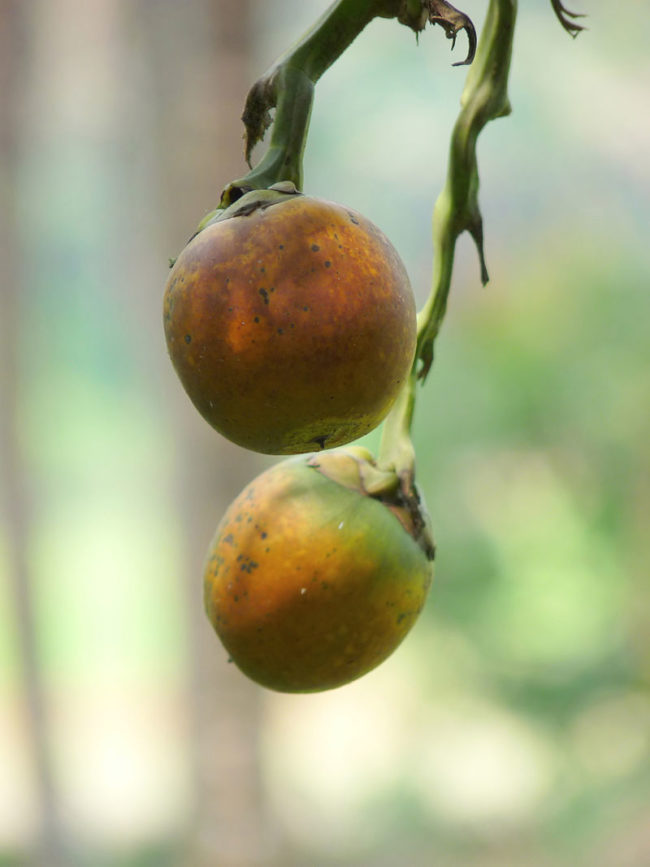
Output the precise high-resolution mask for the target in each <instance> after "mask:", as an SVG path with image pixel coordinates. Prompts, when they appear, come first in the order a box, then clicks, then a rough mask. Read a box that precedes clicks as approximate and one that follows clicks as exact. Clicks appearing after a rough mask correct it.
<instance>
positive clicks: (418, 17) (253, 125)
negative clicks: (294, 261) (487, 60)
mask: <svg viewBox="0 0 650 867" xmlns="http://www.w3.org/2000/svg"><path fill="white" fill-rule="evenodd" d="M374 18H397V20H398V21H399V22H400V23H401V24H404V25H405V26H407V27H410V28H411V29H412V30H413V31H414V32H415V33H420V32H421V31H422V30H423V29H424V27H425V26H426V24H427V22H431V23H433V24H439V25H440V26H442V27H443V28H444V30H445V33H446V34H447V37H448V38H450V39H453V40H455V37H456V34H457V33H458V32H459V31H461V30H466V31H467V34H468V38H469V44H470V49H469V53H468V56H467V58H466V59H465V60H464V61H461V64H462V63H469V62H471V60H472V58H473V56H474V46H475V41H476V37H475V33H474V27H473V25H472V22H471V21H470V20H469V18H468V17H467V16H466V15H463V13H462V12H459V11H458V10H457V9H454V7H453V6H451V5H450V4H449V3H448V2H446V0H336V2H335V3H333V4H332V6H330V7H329V9H327V10H326V11H325V13H324V14H323V15H322V16H321V17H320V18H319V19H318V21H316V23H315V24H314V25H313V26H312V27H311V28H310V29H309V30H308V31H307V32H306V33H305V34H304V35H303V36H302V37H301V38H300V39H299V40H298V41H297V42H296V43H294V45H292V46H291V48H289V49H288V50H287V51H285V53H284V54H282V55H281V56H280V57H279V58H278V59H277V60H276V61H275V63H273V65H272V66H271V67H270V68H269V69H268V70H267V71H266V72H265V73H264V75H263V76H262V77H261V78H260V79H259V80H258V81H256V82H255V84H254V85H253V87H252V88H251V90H250V92H249V94H248V97H247V99H246V105H245V107H244V113H243V115H242V120H243V121H244V126H245V135H244V138H245V154H246V160H247V162H248V164H249V165H250V159H251V154H252V152H253V148H254V147H255V145H256V144H258V143H259V142H260V141H261V140H262V139H263V138H264V134H265V132H266V130H267V129H268V128H269V127H270V126H271V124H273V130H272V134H271V139H270V142H269V146H268V149H267V151H266V153H265V154H264V156H263V157H262V159H261V160H260V162H259V163H258V164H257V165H256V166H255V168H252V169H251V171H250V172H248V174H247V175H245V176H244V177H242V178H238V179H237V180H235V181H232V183H230V184H228V186H227V187H226V188H225V189H224V191H223V193H222V195H221V201H220V203H219V207H218V208H217V209H216V210H215V211H212V213H210V214H208V215H207V216H206V217H205V218H204V220H203V221H202V222H201V223H200V224H199V228H198V230H199V231H200V230H201V229H202V228H204V227H205V225H206V224H207V223H208V222H209V221H211V220H212V219H213V218H214V217H215V216H216V215H218V213H219V212H220V211H222V210H223V209H225V208H227V207H228V206H229V205H231V204H232V203H233V202H234V201H236V200H237V199H238V198H239V197H240V196H241V195H243V194H244V193H246V192H249V191H251V190H258V189H267V188H268V187H270V186H272V185H273V184H276V183H279V182H281V181H291V182H292V183H293V184H294V185H295V186H296V188H297V189H298V190H301V189H302V180H303V172H302V160H303V154H304V150H305V144H306V141H307V133H308V130H309V120H310V115H311V109H312V104H313V100H314V87H315V84H316V82H317V81H318V80H319V79H320V77H321V76H322V75H323V73H324V72H325V71H326V70H327V69H329V67H330V66H331V65H332V64H333V63H334V62H335V61H336V60H337V59H338V58H339V57H340V56H341V54H343V52H344V51H345V50H346V49H347V48H348V47H349V46H350V45H351V44H352V42H353V41H354V40H355V39H356V37H357V36H358V35H359V34H360V33H361V31H362V30H363V29H364V28H365V27H366V25H367V24H369V23H370V22H371V21H372V20H373V19H374ZM455 65H459V64H455ZM273 109H275V117H274V118H272V117H271V111H272V110H273Z"/></svg>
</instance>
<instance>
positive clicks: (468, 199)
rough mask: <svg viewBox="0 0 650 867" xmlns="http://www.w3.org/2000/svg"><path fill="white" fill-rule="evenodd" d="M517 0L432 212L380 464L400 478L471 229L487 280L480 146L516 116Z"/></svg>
mask: <svg viewBox="0 0 650 867" xmlns="http://www.w3.org/2000/svg"><path fill="white" fill-rule="evenodd" d="M516 13H517V0H490V3H489V6H488V10H487V15H486V18H485V23H484V25H483V30H482V33H481V36H480V39H479V41H478V47H477V51H476V58H475V60H474V63H473V64H472V66H471V67H470V69H469V72H468V73H467V79H466V82H465V88H464V90H463V94H462V96H461V110H460V112H459V115H458V118H457V120H456V123H455V125H454V128H453V131H452V134H451V143H450V148H449V161H448V165H447V178H446V182H445V186H444V188H443V190H442V192H441V193H440V195H439V196H438V199H437V201H436V204H435V207H434V211H433V255H434V260H433V261H434V265H433V276H432V285H431V294H430V295H429V298H428V300H427V302H426V304H425V305H424V307H423V308H422V310H421V311H420V313H419V314H418V337H417V347H416V351H415V359H414V362H413V368H412V370H411V375H410V377H409V379H408V381H407V382H406V384H405V385H404V387H403V389H402V392H401V393H400V395H399V396H398V398H397V401H396V403H395V404H394V406H393V408H392V409H391V411H390V413H389V415H388V417H387V419H386V421H385V422H384V428H383V431H382V441H381V446H380V451H379V465H380V466H382V467H387V466H393V467H394V468H395V470H396V471H397V473H398V475H399V477H400V479H409V478H410V479H412V477H413V472H414V454H415V452H414V449H413V445H412V443H411V440H410V428H411V422H412V419H413V411H414V405H415V387H416V381H417V380H418V379H421V380H424V379H425V378H426V376H427V374H428V373H429V370H430V368H431V364H432V362H433V346H434V342H435V339H436V337H437V336H438V332H439V331H440V327H441V325H442V321H443V319H444V316H445V312H446V309H447V299H448V296H449V288H450V286H451V276H452V271H453V265H454V253H455V249H456V241H457V239H458V236H459V235H460V234H461V233H462V232H464V231H468V232H469V233H470V235H471V236H472V238H473V239H474V242H475V243H476V247H477V250H478V255H479V262H480V268H481V280H482V282H483V284H484V285H485V283H487V281H488V273H487V268H486V265H485V257H484V253H483V220H482V217H481V212H480V209H479V204H478V188H479V174H478V163H477V158H476V143H477V140H478V136H479V134H480V132H481V131H482V129H483V127H484V126H485V125H486V124H487V123H488V121H490V120H494V119H495V118H498V117H503V116H504V115H507V114H509V113H510V101H509V99H508V92H507V89H508V74H509V70H510V58H511V55H512V42H513V36H514V30H515V20H516Z"/></svg>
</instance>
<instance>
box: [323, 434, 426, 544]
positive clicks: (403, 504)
mask: <svg viewBox="0 0 650 867" xmlns="http://www.w3.org/2000/svg"><path fill="white" fill-rule="evenodd" d="M307 466H309V467H312V468H313V469H314V470H316V471H317V472H319V473H320V474H321V475H323V476H326V477H327V478H328V479H331V480H332V481H334V482H336V483H337V484H339V485H342V486H343V487H344V488H348V489H349V490H352V491H356V492H357V493H359V494H360V495H361V496H363V497H371V498H372V499H375V500H379V501H380V502H381V503H383V504H384V505H385V506H386V507H387V508H388V509H390V511H392V512H393V514H394V515H395V517H396V518H397V519H398V520H399V521H400V523H401V524H402V526H403V527H404V529H405V530H406V531H407V532H408V533H409V535H410V536H411V537H412V538H413V539H414V540H415V542H417V544H418V545H419V547H420V548H421V549H422V550H423V551H424V553H425V554H426V556H427V559H429V560H433V558H434V555H435V545H434V543H433V535H432V530H431V521H430V519H429V515H428V513H427V511H426V508H425V506H424V503H423V501H422V498H421V496H420V493H419V491H418V489H417V487H416V486H415V484H413V482H411V484H410V487H409V489H408V490H406V491H405V490H404V486H403V483H402V480H401V479H400V477H399V476H398V474H397V472H396V471H395V470H394V469H383V468H382V467H380V466H378V465H377V462H376V461H375V459H374V457H373V456H372V454H371V452H369V451H368V449H366V448H363V447H362V446H347V447H345V448H342V449H333V450H332V451H330V452H319V453H318V454H315V455H312V456H311V457H310V458H309V459H308V460H307Z"/></svg>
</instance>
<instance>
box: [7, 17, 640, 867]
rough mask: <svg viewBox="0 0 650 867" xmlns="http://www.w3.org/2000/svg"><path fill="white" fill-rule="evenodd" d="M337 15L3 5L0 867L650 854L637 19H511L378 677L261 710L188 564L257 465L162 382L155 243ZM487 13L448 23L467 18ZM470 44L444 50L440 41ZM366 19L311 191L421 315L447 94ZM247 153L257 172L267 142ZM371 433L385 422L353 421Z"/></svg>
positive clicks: (164, 245)
mask: <svg viewBox="0 0 650 867" xmlns="http://www.w3.org/2000/svg"><path fill="white" fill-rule="evenodd" d="M325 6H326V3H325V2H324V0H319V2H316V0H273V2H263V0H183V2H173V0H135V2H134V0H129V2H127V0H88V2H86V3H79V2H77V0H30V2H27V0H6V2H4V3H3V4H2V14H1V15H0V114H1V116H0V123H1V128H0V197H1V207H2V213H0V254H1V258H0V280H1V291H2V307H1V310H0V353H1V357H0V387H1V392H0V398H1V404H0V413H1V415H0V421H1V424H2V439H1V443H0V445H1V455H0V457H1V471H2V476H1V477H0V483H1V488H0V519H1V524H0V864H1V865H23V864H29V865H37V864H38V865H41V867H61V865H66V867H67V865H92V867H97V865H98V867H102V865H106V867H108V865H111V867H117V865H120V867H122V865H134V867H135V865H152V867H165V865H169V867H203V865H206V867H207V865H210V867H248V865H268V867H291V865H296V867H321V865H322V867H327V865H334V864H339V865H349V867H361V865H363V867H397V865H409V867H411V865H413V867H425V865H426V867H430V865H433V867H464V865H470V867H551V865H552V867H556V865H577V864H580V865H583V864H584V865H590V867H591V865H595V867H645V865H648V864H650V692H649V688H648V687H649V682H650V642H649V639H648V635H649V630H650V594H649V593H648V585H649V581H648V578H649V572H650V569H649V566H648V563H649V561H650V527H649V523H650V521H649V516H650V340H649V326H650V253H649V249H648V226H649V215H650V120H649V118H650V113H649V112H648V93H649V92H650V60H649V58H648V53H647V45H648V43H649V42H650V15H649V14H648V9H647V8H646V6H645V4H642V3H639V2H635V0H621V2H619V3H618V4H615V6H612V4H611V3H608V2H606V0H591V2H586V0H585V2H583V3H582V4H581V10H580V11H586V12H588V13H589V18H588V20H587V22H586V23H587V25H588V27H589V30H588V32H586V33H584V34H582V35H581V36H580V38H579V39H578V40H576V41H573V40H571V39H570V38H569V37H568V36H567V35H566V34H565V33H564V32H563V31H562V30H561V28H560V27H559V25H558V23H557V22H556V20H555V18H554V16H553V14H552V12H551V9H550V4H549V3H547V2H545V0H527V2H522V3H521V7H522V8H521V10H520V20H519V22H518V30H517V34H516V41H515V51H514V59H513V69H512V78H511V88H510V95H511V101H512V104H513V109H514V112H513V114H512V115H511V116H510V117H509V118H506V119H503V120H499V121H498V122H497V123H494V124H491V125H490V126H489V127H488V128H487V130H486V132H485V133H484V135H483V136H482V138H481V141H480V145H479V164H480V169H481V193H480V199H481V204H482V208H483V215H484V219H485V233H486V245H487V256H488V265H489V269H490V275H491V282H490V283H489V285H488V286H487V287H486V288H485V289H483V288H482V287H481V285H480V282H479V272H478V263H477V260H476V255H475V251H474V249H473V248H472V245H471V242H470V240H469V239H468V238H466V237H464V238H462V239H461V241H460V243H459V246H458V255H457V264H456V270H455V275H454V280H453V286H452V295H451V301H450V306H449V312H448V316H447V320H446V322H445V325H444V328H443V331H442V334H441V337H440V339H439V341H438V344H437V353H436V361H435V364H434V367H433V371H432V373H431V376H430V378H429V380H428V381H427V383H426V385H425V386H424V388H423V389H422V390H421V391H420V395H419V400H418V406H417V412H416V420H415V432H414V436H415V441H416V447H417V453H418V478H419V482H420V485H421V487H422V489H423V491H424V494H425V497H426V500H427V502H428V506H429V510H430V512H431V514H432V518H433V523H434V529H435V535H436V540H437V544H438V554H437V560H436V579H435V582H434V586H433V589H432V592H431V596H430V599H429V602H428V605H427V607H426V609H425V611H424V613H423V615H422V617H421V619H420V621H419V622H418V624H417V626H416V628H415V629H414V631H413V633H412V634H411V635H410V636H409V638H408V639H407V640H406V642H405V643H404V644H403V645H402V647H401V648H400V649H399V650H398V651H397V652H396V653H395V654H394V656H393V657H392V658H391V659H389V660H388V661H387V662H386V663H385V664H384V665H382V666H381V667H380V668H379V669H378V670H376V671H375V672H373V673H372V674H370V675H368V676H366V677H365V678H363V679H362V680H360V681H358V682H356V683H354V684H351V685H349V686H347V687H344V688H341V689H339V690H335V691H333V692H331V693H325V694H321V695H313V696H284V695H276V694H272V693H269V692H266V691H264V690H262V689H260V688H258V687H256V686H255V685H253V684H252V683H249V682H248V681H247V680H246V679H245V678H244V677H243V676H242V675H240V674H239V673H238V672H237V671H236V670H235V669H234V667H233V666H229V665H228V664H227V662H226V656H225V652H224V651H223V650H222V648H221V647H220V645H219V644H218V642H217V640H216V638H215V637H214V635H213V634H212V632H211V630H210V627H209V625H208V624H207V621H206V620H205V618H204V615H203V611H202V591H201V565H202V560H203V556H204V552H205V550H206V548H207V545H208V542H209V540H210V537H211V534H212V532H213V530H214V527H215V526H216V523H217V521H218V520H219V518H220V516H221V514H222V512H223V510H224V509H225V506H226V505H227V503H228V502H229V501H230V500H231V499H232V498H233V497H234V496H235V495H236V494H237V493H238V492H239V490H240V489H241V488H242V487H243V486H244V485H245V484H246V483H247V482H248V481H249V480H250V479H251V478H252V477H253V476H254V475H255V474H256V473H258V472H259V471H260V470H261V469H262V468H263V467H264V466H266V465H268V464H269V462H270V460H271V459H266V458H262V457H261V456H256V455H252V454H248V453H246V452H244V451H243V450H241V449H238V448H237V447H235V446H233V445H231V444H229V443H227V442H225V441H223V440H222V439H220V438H219V436H218V435H216V434H215V433H214V432H212V431H211V430H210V429H209V428H208V427H207V425H206V424H205V423H204V422H203V421H202V420H201V419H200V418H199V417H198V415H197V414H196V412H195V411H194V409H193V408H192V406H191V405H190V403H189V401H188V400H187V399H186V397H185V395H184V394H183V392H182V390H181V387H180V385H179V383H178V382H177V380H176V378H175V375H174V373H173V370H172V368H171V365H170V363H169V361H168V359H167V355H166V350H165V345H164V339H163V335H162V324H161V300H162V291H163V286H164V282H165V279H166V271H167V259H168V257H169V256H173V255H175V254H176V253H177V252H178V250H179V249H180V248H181V247H182V246H183V244H184V242H185V240H186V238H187V237H188V236H189V235H190V234H191V232H192V231H193V229H194V226H195V225H196V223H197V222H198V220H199V219H200V218H201V217H202V215H203V214H204V213H205V212H207V211H208V210H209V209H211V208H212V207H213V206H214V205H215V203H216V201H217V200H218V195H219V191H220V189H221V187H222V186H223V185H225V184H226V183H227V182H228V181H229V180H231V179H233V178H235V177H238V176H241V174H242V173H243V171H244V168H245V167H244V163H243V158H242V154H241V133H242V126H241V123H240V120H239V117H240V114H241V109H242V106H243V102H244V98H245V95H246V93H247V90H248V87H249V86H250V85H251V83H252V82H253V81H254V80H255V78H256V77H257V76H258V75H260V74H261V73H262V72H263V71H264V69H265V68H266V67H267V65H268V64H269V63H270V62H271V61H272V60H273V59H274V58H275V56H277V54H279V53H280V52H281V51H282V50H284V48H285V47H286V46H287V45H288V44H289V43H290V42H291V41H292V40H293V39H294V38H296V37H297V36H299V35H300V33H301V32H302V31H303V29H305V28H306V27H307V26H308V25H309V24H310V23H311V21H312V20H313V19H314V18H315V16H316V15H317V14H319V13H320V12H321V11H322V10H323V9H324V8H325ZM485 7H486V3H485V0H467V2H466V3H465V5H464V6H463V9H465V11H467V12H468V13H469V14H470V15H471V16H472V18H473V19H474V21H475V23H476V25H477V26H478V27H479V28H480V25H481V23H482V19H483V15H484V12H485ZM461 42H462V44H460V43H461ZM449 47H450V43H448V42H447V41H446V40H445V38H444V33H443V31H442V30H441V29H440V28H431V29H429V30H427V32H425V33H424V34H423V35H422V36H421V38H420V40H419V45H416V40H415V37H414V35H413V34H412V33H411V31H409V30H407V29H406V28H403V27H400V26H399V25H397V24H396V23H395V22H391V21H383V20H381V21H376V22H374V23H373V24H372V25H371V26H370V27H369V28H368V29H367V31H366V32H364V33H363V34H362V36H360V37H359V39H358V40H357V42H355V44H354V45H353V47H352V48H351V49H350V50H349V51H348V52H347V53H346V55H345V56H344V57H343V58H342V59H341V60H340V61H339V62H338V63H337V64H336V66H335V67H333V68H332V69H331V70H330V71H328V73H327V74H326V75H325V76H324V78H323V79H322V81H321V83H320V84H319V86H318V89H317V94H316V103H315V109H314V115H313V120H312V127H311V132H310V139H309V144H308V150H307V155H306V162H305V170H306V184H305V187H306V191H307V192H310V193H313V194H316V195H321V196H324V197H327V198H331V199H334V200H336V201H340V202H343V203H345V204H348V205H350V206H351V207H354V208H357V209H358V210H360V211H362V212H363V213H364V214H366V215H367V216H368V217H370V218H371V219H372V220H374V221H375V222H376V223H377V224H378V225H379V226H380V227H381V228H382V229H383V230H384V231H385V232H386V233H387V234H388V236H389V237H390V238H391V239H392V241H393V242H394V243H395V245H396V246H397V248H398V249H399V250H400V252H401V253H402V255H403V258H404V260H405V262H406V264H407V267H408V270H409V273H410V275H411V279H412V282H413V286H414V289H415V291H416V294H417V296H418V301H419V303H420V304H421V303H422V302H423V301H424V298H425V297H426V294H427V292H428V283H429V279H430V271H431V255H432V252H431V240H430V221H431V212H432V207H433V202H434V200H435V197H436V196H437V194H438V191H439V190H440V187H441V185H442V183H443V179H444V175H445V170H446V152H447V143H448V138H449V132H450V128H451V125H452V123H453V119H454V117H455V114H456V112H457V108H458V100H459V96H460V93H461V90H462V85H463V80H464V71H463V69H462V68H452V67H451V62H452V60H456V59H460V55H461V54H462V52H463V51H464V49H465V42H464V36H461V37H460V38H459V44H458V45H457V47H456V52H455V54H454V55H453V56H450V54H449ZM258 156H259V153H258ZM370 440H371V442H374V443H376V441H377V437H376V436H374V437H371V438H370Z"/></svg>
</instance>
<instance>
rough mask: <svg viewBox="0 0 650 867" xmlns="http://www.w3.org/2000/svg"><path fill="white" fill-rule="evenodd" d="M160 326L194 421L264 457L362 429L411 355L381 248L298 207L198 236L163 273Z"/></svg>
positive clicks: (282, 205) (410, 308)
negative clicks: (194, 414)
mask: <svg viewBox="0 0 650 867" xmlns="http://www.w3.org/2000/svg"><path fill="white" fill-rule="evenodd" d="M164 326H165V335H166V339H167V346H168V349H169V354H170V357H171V360H172V363H173V365H174V367H175V369H176V372H177V373H178V376H179V377H180V379H181V382H182V383H183V386H184V388H185V390H186V391H187V393H188V395H189V397H190V398H191V400H192V402H193V403H194V405H195V406H196V408H197V409H198V411H199V412H200V413H201V415H202V416H203V417H204V418H205V419H206V420H207V421H208V422H209V423H210V424H211V425H212V426H213V427H214V428H216V429H217V430H218V431H219V432H220V433H222V434H223V435H224V436H226V437H227V438H228V439H230V440H232V441H233V442H235V443H238V444H239V445H241V446H244V447H245V448H247V449H251V450H253V451H257V452H264V453H267V454H296V453H301V452H313V451H315V450H318V449H321V448H332V447H334V446H337V445H342V444H344V443H347V442H350V441H352V440H353V439H356V438H358V437H360V436H362V435H363V434H365V433H367V432H368V431H370V430H372V429H373V428H374V427H376V426H377V425H378V424H379V423H380V422H381V421H382V419H383V418H384V417H385V415H386V414H387V412H388V410H389V409H390V407H391V405H392V403H393V401H394V399H395V397H396V396H397V393H398V391H399V389H400V387H401V385H402V383H403V382H404V380H405V378H406V377H407V375H408V372H409V370H410V367H411V364H412V361H413V356H414V352H415V339H416V313H415V301H414V298H413V293H412V290H411V287H410V284H409V280H408V276H407V274H406V270H405V268H404V265H403V264H402V261H401V259H400V258H399V256H398V254H397V252H396V251H395V249H394V248H393V246H392V245H391V244H390V242H389V241H388V239H387V238H386V237H385V236H384V235H383V233H382V232H381V231H380V230H379V229H378V228H377V227H376V226H374V225H373V224H372V223H371V222H369V221H368V220H366V219H365V218H364V217H362V216H361V215H360V214H357V213H356V212H354V211H352V210H350V209H348V208H345V207H343V206H341V205H337V204H334V203H332V202H327V201H324V200H321V199H316V198H313V197H309V196H304V195H295V196H284V197H282V201H280V202H279V203H277V204H273V205H272V206H270V207H260V208H258V209H256V210H254V211H253V212H252V213H247V214H245V215H243V216H233V217H230V218H228V219H223V220H221V221H219V222H215V223H212V224H210V225H208V226H207V227H206V228H204V229H203V230H202V231H201V232H199V234H198V235H196V236H195V237H194V238H193V239H192V240H191V241H190V243H189V244H188V245H187V246H186V247H185V249H184V250H183V251H182V252H181V254H180V255H179V257H178V259H177V260H176V263H175V265H174V267H173V268H172V270H171V272H170V274H169V279H168V281H167V286H166V290H165V298H164Z"/></svg>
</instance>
